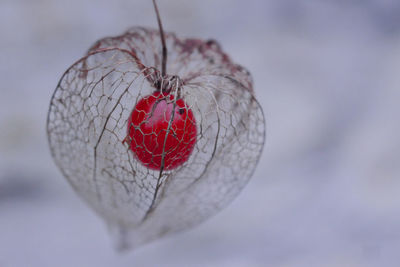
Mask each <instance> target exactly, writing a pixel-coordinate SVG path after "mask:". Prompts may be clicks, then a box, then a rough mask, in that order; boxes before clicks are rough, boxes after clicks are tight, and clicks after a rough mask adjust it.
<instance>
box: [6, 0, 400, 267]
mask: <svg viewBox="0 0 400 267" xmlns="http://www.w3.org/2000/svg"><path fill="white" fill-rule="evenodd" d="M159 2H160V3H159V7H160V11H161V15H162V18H163V22H164V27H165V28H166V30H172V31H175V32H177V33H178V35H179V36H182V37H193V36H195V37H201V38H214V39H217V40H219V41H220V43H221V44H222V46H223V48H224V49H225V50H226V51H227V52H228V53H229V54H230V55H231V56H232V58H233V59H234V60H235V61H236V62H238V63H240V64H242V65H244V66H246V67H247V68H248V69H249V70H250V71H251V72H252V74H253V77H254V81H255V88H256V93H257V96H258V98H259V100H260V103H261V105H262V106H263V108H264V112H265V114H266V120H267V129H268V134H267V143H266V147H265V150H264V154H263V156H262V158H261V162H260V164H259V166H258V168H257V171H256V173H255V175H254V177H253V178H252V180H251V181H250V183H249V184H248V186H247V187H246V188H245V189H244V191H243V192H242V193H241V194H240V195H239V197H238V198H237V199H236V200H235V201H234V202H233V203H232V204H231V205H230V206H229V207H228V208H227V209H225V210H224V211H222V212H221V213H219V214H218V215H217V216H215V217H213V218H211V219H210V220H208V221H207V222H206V223H204V224H202V225H201V226H199V227H197V228H195V229H192V230H189V231H186V232H184V233H181V234H177V235H174V236H172V237H169V238H165V239H162V240H160V241H157V242H154V243H151V244H148V245H146V246H144V247H142V248H139V249H138V250H136V251H133V252H129V253H126V254H122V255H121V254H118V253H116V252H115V251H114V250H113V248H112V246H111V242H110V238H109V236H108V233H107V229H106V226H105V225H104V224H103V222H102V221H101V219H100V218H98V217H97V216H96V215H95V214H94V213H93V212H92V211H91V210H90V209H89V208H88V207H87V206H86V205H85V204H84V203H83V202H82V201H81V200H80V199H79V198H78V196H77V195H76V194H75V193H74V192H73V190H72V189H71V188H70V186H69V185H68V184H67V182H66V180H65V179H64V178H63V177H62V175H61V173H60V172H59V171H58V170H57V169H56V167H55V165H54V164H53V161H52V159H51V157H50V155H49V149H48V145H47V140H46V135H45V119H46V113H47V109H48V104H49V101H50V96H51V94H52V92H53V90H54V88H55V86H56V84H57V82H58V79H59V78H60V77H61V74H62V73H63V71H64V70H65V69H66V68H67V67H69V66H70V65H71V64H72V63H73V62H74V61H75V60H77V59H79V58H80V57H81V56H82V55H83V54H84V53H85V51H86V49H87V48H88V47H89V46H90V45H91V44H92V43H93V42H94V41H96V40H97V39H99V38H101V37H103V36H108V35H117V34H120V33H122V32H123V31H125V30H126V29H127V28H128V27H129V26H132V25H144V26H156V20H155V15H154V12H153V9H152V5H151V2H150V1H149V0H136V1H134V0H115V1H106V0H87V1H82V0H68V1H67V0H36V1H32V0H1V2H0V75H1V76H0V266H1V267H11V266H40V267H45V266H96V267H102V266H398V264H399V262H400V254H399V251H400V177H399V175H400V162H399V161H400V138H399V136H400V120H399V116H400V108H399V102H400V15H399V14H400V2H399V1H396V0H364V1H339V0H336V1H334V0H332V1H317V0H290V1H289V0H249V1H228V0H221V1H212V0H201V1H178V0H169V1H159Z"/></svg>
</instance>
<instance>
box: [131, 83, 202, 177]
mask: <svg viewBox="0 0 400 267" xmlns="http://www.w3.org/2000/svg"><path fill="white" fill-rule="evenodd" d="M196 136H197V130H196V121H195V118H194V115H193V112H192V110H191V109H190V108H189V107H188V106H187V104H186V103H185V101H184V100H183V99H182V98H179V99H177V100H176V101H175V97H174V96H173V95H172V94H169V93H161V92H159V91H156V92H154V93H153V94H151V95H147V96H145V97H143V98H142V99H140V100H139V102H138V103H137V104H136V106H135V108H134V109H133V111H132V113H131V115H130V117H129V120H128V139H129V141H130V142H129V144H130V149H131V150H132V152H133V153H134V155H135V157H136V158H137V159H138V160H139V161H140V162H141V164H142V165H144V166H146V167H147V168H149V169H152V170H172V169H175V168H177V167H179V166H181V165H182V164H183V163H185V162H186V161H187V160H188V159H189V157H190V155H191V153H192V151H193V149H194V146H195V144H196ZM163 155H164V156H163ZM163 163H164V164H163Z"/></svg>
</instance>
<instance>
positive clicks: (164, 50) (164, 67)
mask: <svg viewBox="0 0 400 267" xmlns="http://www.w3.org/2000/svg"><path fill="white" fill-rule="evenodd" d="M153 5H154V9H155V11H156V15H157V22H158V28H159V29H160V37H161V44H162V63H161V64H162V65H161V75H162V76H163V77H164V76H165V74H166V72H167V46H166V45H165V37H164V30H163V26H162V23H161V18H160V13H159V12H158V7H157V3H156V0H153Z"/></svg>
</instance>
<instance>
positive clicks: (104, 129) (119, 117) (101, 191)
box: [47, 6, 265, 249]
mask: <svg viewBox="0 0 400 267" xmlns="http://www.w3.org/2000/svg"><path fill="white" fill-rule="evenodd" d="M155 7H156V6H155ZM156 11H157V14H158V10H157V9H156ZM159 26H160V30H153V29H148V28H142V27H135V28H132V29H130V30H129V31H127V32H126V33H124V34H123V35H120V36H117V37H109V38H104V39H101V40H99V41H98V42H96V43H95V44H94V45H93V46H92V48H90V49H89V51H88V53H87V54H86V55H85V56H84V57H83V58H81V59H80V60H78V61H77V62H76V63H74V64H73V65H72V66H71V67H70V68H69V69H68V70H67V71H66V72H65V73H64V75H63V76H62V78H61V80H60V82H59V84H58V85H57V88H56V90H55V92H54V94H53V97H52V99H51V103H50V109H49V113H48V121H47V131H48V139H49V144H50V148H51V152H52V156H53V158H54V160H55V162H56V164H57V166H58V167H59V168H60V170H61V171H62V173H63V175H64V176H65V177H66V178H67V179H68V181H69V182H70V184H71V185H72V187H73V188H74V189H75V191H76V192H77V193H78V194H79V195H80V196H81V197H82V198H83V199H84V200H85V201H87V202H88V203H89V204H90V206H91V207H92V208H93V209H94V210H95V211H96V212H97V213H98V214H99V215H100V216H101V217H103V218H104V219H105V221H106V222H107V224H108V225H109V226H110V229H111V232H112V233H113V235H114V236H115V237H116V238H117V246H118V248H120V249H124V248H129V247H136V246H138V245H141V244H143V243H146V242H148V241H151V240H154V239H156V238H159V237H161V236H164V235H166V234H169V233H173V232H176V231H179V230H182V229H185V228H188V227H190V226H192V225H195V224H198V223H200V222H202V221H204V220H205V219H207V218H209V217H210V216H212V215H214V214H215V213H217V212H218V211H219V210H220V209H221V208H223V207H224V206H226V205H227V204H228V203H229V202H231V201H232V200H233V199H234V198H235V197H236V195H237V194H238V193H239V192H240V191H241V189H242V188H243V187H244V186H245V184H246V183H247V181H248V180H249V178H250V177H251V175H252V173H253V172H254V169H255V167H256V165H257V162H258V160H259V158H260V154H261V151H262V149H263V145H264V138H265V124H264V117H263V113H262V109H261V107H260V105H259V103H258V102H257V100H256V98H255V96H254V91H253V85H252V80H251V77H250V74H249V72H248V71H247V70H245V69H244V68H243V67H241V66H239V65H237V64H234V63H233V62H232V61H231V59H230V58H229V56H228V55H227V54H225V53H224V52H223V51H222V50H221V48H220V46H219V45H218V44H217V42H215V41H212V40H209V41H203V40H200V39H179V38H177V37H176V36H175V34H173V33H164V32H163V30H162V25H161V22H160V21H159ZM160 39H161V42H160ZM167 55H168V60H167ZM159 70H161V71H159ZM155 93H158V94H159V95H162V97H161V98H160V99H158V98H157V99H156V100H155V101H156V102H157V101H158V102H157V103H156V104H154V106H152V111H144V110H140V109H139V108H138V106H139V104H138V103H140V101H143V99H145V100H146V101H148V99H149V97H151V96H152V95H153V96H154V94H155ZM180 100H181V102H182V103H183V104H182V103H181V104H179V101H180ZM160 101H166V102H165V105H164V106H165V107H171V108H170V109H168V108H164V109H161V111H163V112H164V113H163V118H161V119H160V120H163V122H165V123H164V124H165V125H167V126H165V127H166V128H165V129H161V130H160V129H156V128H154V127H153V128H147V129H153V130H152V132H143V131H142V128H140V127H142V126H145V127H147V126H148V125H149V124H150V120H151V119H152V116H153V117H154V116H155V115H154V114H155V113H154V114H153V113H152V112H155V111H154V110H155V109H157V108H158V106H157V107H156V105H160V104H159V103H160ZM158 109H159V108H158ZM182 109H184V111H186V112H187V113H189V112H191V113H192V116H191V117H190V116H189V115H188V116H186V117H181V121H182V122H183V124H182V125H189V124H190V125H194V126H193V127H192V128H190V129H191V132H188V131H189V130H187V129H189V128H187V129H186V128H184V131H181V133H179V129H178V128H179V127H178V126H177V127H178V128H177V127H175V128H174V125H175V124H174V123H175V120H177V119H179V118H178V117H179V115H176V114H182V113H183V111H182ZM168 110H169V111H168ZM175 111H176V112H175ZM135 112H136V113H138V114H140V113H141V112H142V113H143V116H144V117H145V118H143V121H142V122H141V124H140V125H134V123H133V122H132V118H133V116H134V115H133V114H134V113H135ZM146 112H147V113H146ZM168 112H169V113H168ZM174 114H175V115H174ZM138 116H139V115H138ZM176 125H178V124H176ZM182 127H186V126H182ZM182 129H183V128H182ZM182 129H181V130H182ZM131 131H138V133H140V135H138V136H139V137H140V136H143V137H140V138H142V139H140V138H137V136H136V137H135V136H134V135H133V134H132V133H131ZM190 133H191V134H192V136H191V137H190V138H186V137H187V135H188V134H190ZM193 133H194V134H193ZM179 136H180V137H179ZM150 137H152V138H153V137H154V138H153V139H146V138H150ZM168 138H170V139H168ZM167 139H168V140H172V141H168V140H167ZM138 140H142V142H150V141H151V140H153V141H154V140H158V141H156V142H157V144H151V145H150V146H153V145H154V147H157V148H158V151H161V153H160V154H159V155H158V156H157V155H154V157H153V156H152V158H151V159H149V160H150V161H151V162H150V161H149V162H145V160H143V159H141V158H140V155H139V153H140V152H138V151H142V152H143V153H148V154H150V155H153V154H155V150H156V149H155V148H154V147H152V148H148V147H149V144H148V143H143V144H140V143H139V142H138ZM146 140H147V141H146ZM149 140H150V141H149ZM160 140H161V141H160ZM168 142H172V143H173V145H170V147H167V145H166V144H167V143H168ZM172 143H171V144H172ZM191 144H192V145H191ZM160 149H161V150H160ZM189 150H190V151H189ZM171 151H172V152H171ZM177 151H178V152H179V153H178V152H177ZM185 151H186V152H185ZM187 151H189V152H187ZM183 155H185V156H183ZM157 157H158V158H157ZM183 157H185V158H183ZM169 159H171V160H170V162H175V163H168V160H169ZM157 162H158V163H157ZM157 164H158V165H157ZM171 164H174V165H171Z"/></svg>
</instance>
